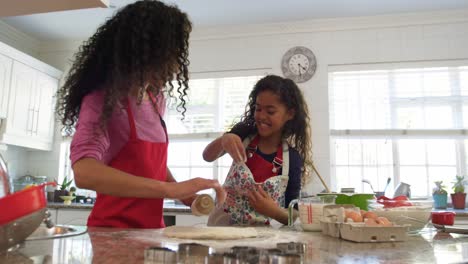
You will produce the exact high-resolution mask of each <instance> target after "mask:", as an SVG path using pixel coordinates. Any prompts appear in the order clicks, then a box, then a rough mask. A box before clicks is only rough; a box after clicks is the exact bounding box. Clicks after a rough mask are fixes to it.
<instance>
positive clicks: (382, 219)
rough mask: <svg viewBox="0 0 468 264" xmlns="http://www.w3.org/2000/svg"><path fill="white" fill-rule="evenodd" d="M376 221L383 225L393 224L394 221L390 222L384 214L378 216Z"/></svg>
mask: <svg viewBox="0 0 468 264" xmlns="http://www.w3.org/2000/svg"><path fill="white" fill-rule="evenodd" d="M376 222H377V223H378V224H379V225H381V226H393V224H392V222H390V221H389V220H388V219H387V218H386V217H382V216H379V217H377V219H376Z"/></svg>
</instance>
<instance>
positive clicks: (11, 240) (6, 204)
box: [0, 183, 55, 251]
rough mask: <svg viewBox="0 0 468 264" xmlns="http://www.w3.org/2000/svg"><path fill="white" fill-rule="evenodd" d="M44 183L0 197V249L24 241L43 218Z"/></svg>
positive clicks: (45, 202) (44, 207)
mask: <svg viewBox="0 0 468 264" xmlns="http://www.w3.org/2000/svg"><path fill="white" fill-rule="evenodd" d="M54 184H55V183H45V184H41V185H38V186H32V187H30V188H28V189H25V190H22V191H19V192H16V193H13V194H10V195H7V196H5V197H3V198H0V208H2V213H1V214H0V251H3V250H7V249H8V248H10V247H12V246H14V245H16V244H18V243H20V242H22V241H24V239H26V237H28V236H29V235H30V234H31V233H32V232H34V230H35V229H36V228H37V227H38V226H39V225H40V224H41V222H42V221H43V220H44V219H45V212H46V206H47V201H46V198H45V193H44V187H45V186H46V185H54Z"/></svg>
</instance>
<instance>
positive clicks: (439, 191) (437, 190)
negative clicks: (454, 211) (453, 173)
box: [432, 181, 447, 194]
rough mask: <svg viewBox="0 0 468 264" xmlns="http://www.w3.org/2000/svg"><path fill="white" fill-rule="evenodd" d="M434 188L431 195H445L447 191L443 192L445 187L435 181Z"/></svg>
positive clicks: (440, 182)
mask: <svg viewBox="0 0 468 264" xmlns="http://www.w3.org/2000/svg"><path fill="white" fill-rule="evenodd" d="M434 183H435V185H436V187H434V189H432V194H447V190H445V188H446V187H445V185H443V184H442V181H435V182H434Z"/></svg>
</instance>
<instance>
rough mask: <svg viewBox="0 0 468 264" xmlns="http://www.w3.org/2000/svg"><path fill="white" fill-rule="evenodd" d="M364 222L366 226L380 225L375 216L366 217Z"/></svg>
mask: <svg viewBox="0 0 468 264" xmlns="http://www.w3.org/2000/svg"><path fill="white" fill-rule="evenodd" d="M364 224H365V225H366V226H379V224H378V223H377V222H376V221H375V219H373V218H365V219H364Z"/></svg>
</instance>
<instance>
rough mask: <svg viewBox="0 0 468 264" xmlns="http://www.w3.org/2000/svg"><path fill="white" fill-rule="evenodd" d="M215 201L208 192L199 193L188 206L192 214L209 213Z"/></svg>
mask: <svg viewBox="0 0 468 264" xmlns="http://www.w3.org/2000/svg"><path fill="white" fill-rule="evenodd" d="M214 207H215V203H214V200H213V198H212V197H211V196H210V195H208V194H201V195H199V196H197V198H196V199H195V200H193V202H192V205H191V206H190V208H191V209H192V214H193V215H196V216H202V215H209V214H210V213H211V211H212V210H213V209H214Z"/></svg>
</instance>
